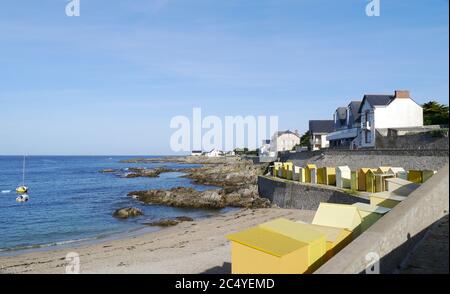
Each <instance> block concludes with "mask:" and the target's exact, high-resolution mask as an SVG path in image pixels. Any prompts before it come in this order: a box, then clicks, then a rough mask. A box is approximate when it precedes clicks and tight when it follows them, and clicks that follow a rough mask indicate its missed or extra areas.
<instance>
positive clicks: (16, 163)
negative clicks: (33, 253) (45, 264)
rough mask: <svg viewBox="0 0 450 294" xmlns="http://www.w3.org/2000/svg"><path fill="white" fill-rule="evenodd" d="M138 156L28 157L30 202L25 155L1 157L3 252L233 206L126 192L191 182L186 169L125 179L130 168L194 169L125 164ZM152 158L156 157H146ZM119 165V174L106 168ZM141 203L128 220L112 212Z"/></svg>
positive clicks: (101, 236)
mask: <svg viewBox="0 0 450 294" xmlns="http://www.w3.org/2000/svg"><path fill="white" fill-rule="evenodd" d="M136 157H137V156H113V157H112V156H27V157H26V161H25V162H26V168H25V185H26V186H27V187H28V188H29V192H28V195H29V201H28V202H23V203H18V202H16V197H17V195H16V193H15V189H16V187H18V186H20V185H21V184H22V171H23V168H22V165H23V157H22V156H0V255H12V254H19V253H21V252H24V251H30V250H37V249H43V248H54V246H72V245H76V244H78V243H86V242H98V241H101V240H108V239H113V238H121V237H123V236H128V235H133V234H140V233H144V232H149V231H154V230H158V228H155V227H149V226H146V225H145V223H148V222H151V221H154V220H158V219H161V218H172V217H177V216H188V217H192V218H194V219H201V218H207V217H212V216H215V215H218V214H222V213H225V212H228V211H230V210H232V208H224V209H219V210H209V209H188V208H175V207H168V206H164V205H145V204H143V203H140V202H138V201H137V200H135V199H133V198H132V197H129V196H127V193H129V192H131V191H139V190H149V189H170V188H174V187H192V188H195V189H197V190H201V191H203V190H208V189H217V187H211V186H203V185H197V184H194V183H193V182H192V181H191V180H190V179H187V178H184V177H183V175H184V174H183V173H180V172H171V173H163V174H161V175H160V177H158V178H143V177H141V178H125V177H124V176H125V175H126V174H127V172H128V168H130V167H145V168H156V167H162V166H164V167H168V168H193V167H198V165H193V164H179V163H145V164H141V163H139V164H129V163H121V162H120V161H122V160H126V159H132V158H136ZM145 157H146V158H151V156H145ZM104 169H114V170H116V172H114V173H101V171H102V170H104ZM123 207H136V208H140V209H142V211H143V212H144V215H143V216H139V217H136V218H129V219H125V220H120V219H116V218H114V217H113V216H112V214H113V212H114V211H115V210H116V209H119V208H123Z"/></svg>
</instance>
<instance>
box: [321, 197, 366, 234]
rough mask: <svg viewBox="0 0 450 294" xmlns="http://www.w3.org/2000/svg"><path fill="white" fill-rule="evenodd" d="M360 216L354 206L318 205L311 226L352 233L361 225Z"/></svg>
mask: <svg viewBox="0 0 450 294" xmlns="http://www.w3.org/2000/svg"><path fill="white" fill-rule="evenodd" d="M361 220H362V218H361V215H360V213H359V211H358V209H357V208H356V207H355V206H351V205H346V204H336V203H320V205H319V208H318V209H317V211H316V214H315V215H314V219H313V221H312V224H314V225H319V226H328V227H334V228H341V229H347V230H349V231H354V230H356V229H357V228H358V226H359V225H360V224H361Z"/></svg>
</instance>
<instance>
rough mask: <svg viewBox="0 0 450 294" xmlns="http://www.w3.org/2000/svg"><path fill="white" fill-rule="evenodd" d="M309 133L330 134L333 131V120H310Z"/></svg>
mask: <svg viewBox="0 0 450 294" xmlns="http://www.w3.org/2000/svg"><path fill="white" fill-rule="evenodd" d="M309 131H310V132H311V133H313V134H314V133H326V134H328V133H332V132H333V131H334V121H333V120H310V121H309Z"/></svg>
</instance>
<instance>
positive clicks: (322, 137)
mask: <svg viewBox="0 0 450 294" xmlns="http://www.w3.org/2000/svg"><path fill="white" fill-rule="evenodd" d="M333 130H334V121H333V120H310V121H309V134H310V138H309V142H310V149H311V150H312V151H315V150H320V149H323V148H328V147H329V142H328V140H327V135H328V134H329V133H332V132H333Z"/></svg>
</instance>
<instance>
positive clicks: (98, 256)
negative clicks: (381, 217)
mask: <svg viewBox="0 0 450 294" xmlns="http://www.w3.org/2000/svg"><path fill="white" fill-rule="evenodd" d="M313 216H314V211H305V210H293V209H279V208H270V209H241V210H239V211H235V212H230V213H226V214H223V215H219V216H217V217H213V218H208V219H201V220H198V221H194V222H184V223H181V224H179V225H177V226H174V227H170V228H165V229H162V230H160V231H158V232H154V233H147V234H143V235H140V236H135V237H129V238H125V239H122V240H114V241H107V242H103V243H98V244H94V245H85V246H80V247H72V248H65V249H58V250H53V251H45V252H33V253H27V254H23V255H17V256H6V257H0V273H30V274H33V273H39V274H47V273H52V274H64V273H65V272H66V266H67V261H66V260H65V257H66V254H67V253H69V252H76V253H78V254H79V256H80V272H81V273H83V274H100V273H111V274H119V273H127V274H132V273H148V274H199V273H230V271H231V264H230V260H231V258H230V246H229V242H228V240H227V239H226V237H225V236H226V235H227V234H229V233H232V232H237V231H240V230H242V229H245V228H249V227H252V226H254V225H257V224H260V223H262V222H265V221H268V220H272V219H275V218H279V217H284V218H288V219H291V220H302V221H306V222H310V221H311V220H312V218H313Z"/></svg>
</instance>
